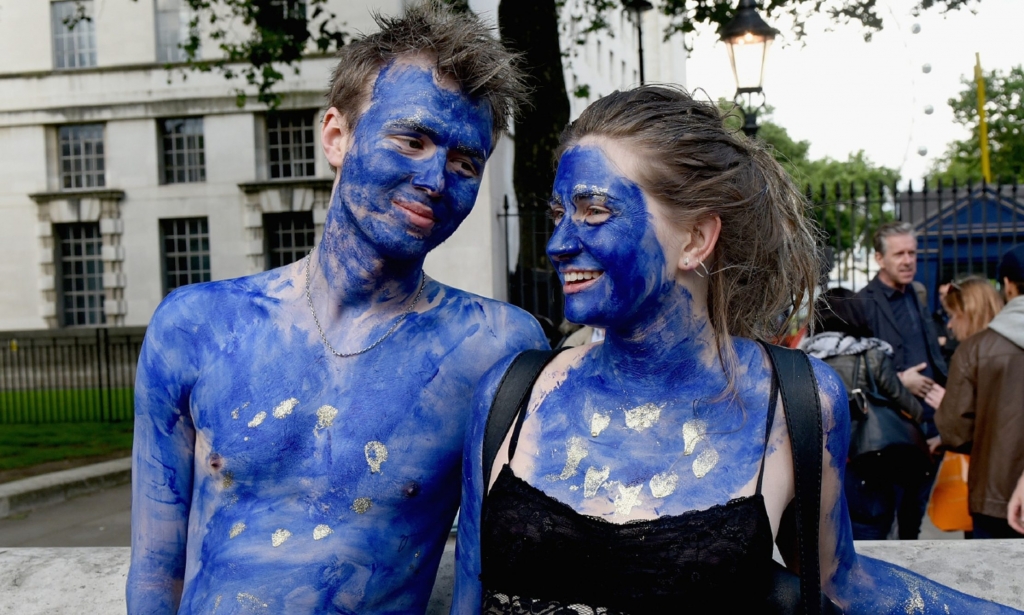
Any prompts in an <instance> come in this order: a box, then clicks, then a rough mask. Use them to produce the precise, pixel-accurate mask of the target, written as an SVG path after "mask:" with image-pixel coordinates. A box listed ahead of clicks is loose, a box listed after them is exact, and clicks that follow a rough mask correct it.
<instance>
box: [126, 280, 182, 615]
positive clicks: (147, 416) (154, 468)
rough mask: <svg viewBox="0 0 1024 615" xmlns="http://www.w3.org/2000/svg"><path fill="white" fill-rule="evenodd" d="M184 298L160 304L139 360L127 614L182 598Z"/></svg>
mask: <svg viewBox="0 0 1024 615" xmlns="http://www.w3.org/2000/svg"><path fill="white" fill-rule="evenodd" d="M188 294H189V293H188V292H187V291H185V292H183V291H178V292H175V293H172V294H171V295H170V296H169V297H168V298H167V300H166V301H164V303H163V304H161V306H160V308H159V309H158V310H157V312H156V314H155V315H154V316H153V319H152V321H151V323H150V325H149V328H148V329H147V331H146V340H145V342H144V343H143V346H142V351H141V355H140V358H139V367H138V371H137V375H136V384H135V438H134V445H133V451H132V457H133V459H132V466H133V470H134V471H133V472H132V558H131V568H130V570H129V575H128V584H127V603H128V612H129V613H174V612H177V609H178V602H179V601H180V599H181V590H182V584H183V580H184V575H185V548H186V544H185V543H186V540H185V536H186V534H187V523H188V514H189V508H190V506H191V501H192V475H193V467H192V451H193V448H194V441H195V428H194V426H193V424H192V418H191V415H190V412H189V394H190V392H191V387H192V384H194V382H195V380H196V378H197V377H198V371H197V369H196V359H195V357H194V355H193V351H194V350H195V348H194V346H193V344H194V343H195V342H194V340H193V339H192V336H191V335H190V332H189V331H188V329H189V324H188V322H187V314H188V311H189V305H188V304H189V301H188V298H187V297H188Z"/></svg>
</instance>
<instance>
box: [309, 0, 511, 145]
mask: <svg viewBox="0 0 1024 615" xmlns="http://www.w3.org/2000/svg"><path fill="white" fill-rule="evenodd" d="M373 18H374V21H376V22H377V26H378V27H379V28H380V30H379V31H378V32H375V33H373V34H370V35H367V36H364V37H363V38H361V39H359V40H357V41H355V42H353V43H350V44H348V45H346V46H344V47H342V48H341V50H340V51H339V53H338V65H337V67H336V68H335V69H334V74H333V75H332V77H331V89H330V92H329V93H328V95H327V101H328V105H329V106H331V107H335V108H337V109H338V110H339V111H341V114H342V115H343V116H344V117H345V120H346V121H347V122H348V125H349V127H351V128H354V127H355V125H356V124H357V123H358V121H359V117H360V116H361V115H362V111H363V109H364V108H365V107H366V104H367V102H368V100H369V97H370V94H371V92H372V90H373V83H372V82H373V80H374V79H376V77H377V74H378V73H379V72H380V69H381V68H383V67H384V66H385V65H387V64H388V63H389V62H391V61H392V60H394V59H395V58H397V57H399V56H404V55H417V54H428V55H430V56H433V57H436V58H437V63H436V66H437V73H438V76H439V77H451V78H453V79H454V80H455V81H456V82H457V83H458V85H459V87H460V88H461V90H462V91H463V92H464V93H465V94H467V95H468V96H471V97H474V98H478V99H481V100H484V101H486V102H487V104H488V105H489V106H490V108H491V114H492V116H493V124H492V131H491V132H492V134H493V136H494V142H497V140H498V137H499V136H500V135H501V134H502V133H503V132H505V131H506V130H507V129H508V126H509V123H510V122H511V120H512V119H513V118H514V117H515V115H516V114H517V113H518V111H519V108H520V107H521V106H522V105H523V104H525V103H526V101H527V96H526V92H527V88H526V82H525V75H524V74H523V72H522V71H521V70H520V69H519V67H518V61H519V56H518V55H516V54H515V53H512V52H510V51H508V50H507V49H505V47H504V46H503V45H502V44H501V42H500V41H499V40H498V39H497V38H496V37H495V36H494V31H493V28H490V27H488V26H487V25H486V24H484V23H483V22H482V21H481V20H480V19H479V18H478V17H477V16H476V15H473V14H472V13H455V12H453V11H452V10H451V9H450V8H448V7H447V6H446V5H444V4H443V3H441V2H439V1H437V0H427V1H424V2H420V3H417V4H414V5H412V6H410V7H409V8H408V9H406V11H405V15H403V16H401V17H387V16H384V15H380V14H379V13H378V14H374V16H373Z"/></svg>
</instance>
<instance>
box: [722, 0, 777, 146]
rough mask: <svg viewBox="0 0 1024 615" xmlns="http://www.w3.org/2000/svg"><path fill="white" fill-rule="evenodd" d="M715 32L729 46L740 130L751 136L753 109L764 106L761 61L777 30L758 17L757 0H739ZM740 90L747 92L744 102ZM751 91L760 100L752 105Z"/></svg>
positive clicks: (754, 125) (754, 122)
mask: <svg viewBox="0 0 1024 615" xmlns="http://www.w3.org/2000/svg"><path fill="white" fill-rule="evenodd" d="M718 33H719V35H720V36H721V39H722V42H724V43H725V44H726V46H727V47H728V49H729V61H730V62H731V63H732V74H733V77H735V78H736V96H735V98H734V101H735V102H736V105H737V106H739V107H741V108H742V109H743V132H744V133H745V134H746V135H747V136H748V137H753V136H754V135H756V134H757V112H758V110H760V109H761V107H763V106H764V92H763V91H762V90H761V83H762V81H763V79H764V61H765V58H766V57H767V55H768V48H769V47H771V44H772V41H773V40H775V35H776V34H778V30H776V29H775V28H773V27H771V26H769V25H768V24H767V23H765V21H764V20H763V19H761V16H760V15H759V14H758V12H757V0H739V4H737V5H736V14H735V15H733V17H732V19H730V20H729V23H727V24H725V25H724V26H722V28H721V29H720V30H719V31H718ZM744 94H746V95H747V104H746V106H744V105H743V104H742V102H741V101H742V96H743V95H744ZM754 94H760V95H761V104H760V105H758V106H756V107H755V106H753V104H752V99H753V95H754Z"/></svg>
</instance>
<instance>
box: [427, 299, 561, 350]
mask: <svg viewBox="0 0 1024 615" xmlns="http://www.w3.org/2000/svg"><path fill="white" fill-rule="evenodd" d="M431 286H432V288H431V291H432V292H431V293H430V294H429V295H428V296H427V299H428V300H429V301H430V303H431V306H432V309H434V310H438V311H439V312H441V313H444V318H445V320H446V321H447V322H448V323H450V324H451V325H452V326H459V327H462V328H464V329H465V331H466V338H467V341H471V342H478V343H482V344H499V345H503V346H508V347H509V348H510V349H513V350H516V351H518V350H523V349H526V348H546V347H547V338H546V337H545V336H544V331H543V330H542V329H541V327H540V323H538V322H537V319H536V318H534V317H533V316H531V315H530V314H529V313H528V312H526V311H525V310H523V309H522V308H519V307H516V306H514V305H511V304H509V303H505V302H504V301H498V300H496V299H489V298H487V297H482V296H480V295H477V294H474V293H471V292H468V291H465V290H461V289H458V288H453V287H451V286H447V285H445V284H441V283H440V282H435V283H434V284H432V285H431Z"/></svg>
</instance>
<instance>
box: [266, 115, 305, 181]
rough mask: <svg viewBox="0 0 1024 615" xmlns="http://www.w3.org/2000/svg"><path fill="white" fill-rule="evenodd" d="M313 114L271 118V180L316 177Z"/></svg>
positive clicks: (269, 134)
mask: <svg viewBox="0 0 1024 615" xmlns="http://www.w3.org/2000/svg"><path fill="white" fill-rule="evenodd" d="M315 150H316V141H315V140H314V136H313V113H312V112H309V111H300V112H294V113H273V114H271V115H268V116H267V160H268V161H269V163H270V178H271V179H286V178H289V177H312V176H313V175H314V174H315V169H314V167H315V166H316V164H315V163H316V155H315V154H314V151H315Z"/></svg>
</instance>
